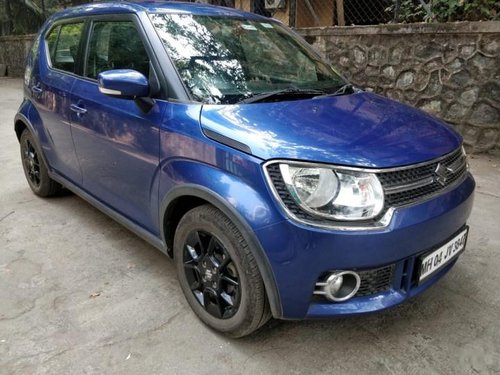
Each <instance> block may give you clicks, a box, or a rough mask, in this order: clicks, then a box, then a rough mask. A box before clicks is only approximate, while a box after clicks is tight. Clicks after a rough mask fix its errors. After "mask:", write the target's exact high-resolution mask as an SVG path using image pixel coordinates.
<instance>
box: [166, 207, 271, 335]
mask: <svg viewBox="0 0 500 375" xmlns="http://www.w3.org/2000/svg"><path fill="white" fill-rule="evenodd" d="M174 260H175V265H176V268H177V275H178V278H179V282H180V285H181V288H182V291H183V292H184V295H185V297H186V299H187V301H188V303H189V305H190V306H191V308H192V309H193V311H194V312H195V313H196V315H197V316H198V317H199V318H200V319H201V320H202V321H203V322H204V323H205V324H207V325H208V326H210V327H212V328H214V329H215V330H217V331H219V332H222V333H225V334H227V335H228V336H231V337H242V336H246V335H248V334H250V333H252V332H254V331H255V330H257V329H258V328H259V327H260V326H262V325H263V324H264V323H265V322H267V321H268V320H269V318H270V317H271V314H270V310H269V305H268V302H267V297H266V293H265V289H264V283H263V281H262V278H261V275H260V272H259V269H258V267H257V263H256V261H255V258H254V257H253V255H252V253H251V251H250V248H249V245H248V244H247V242H246V241H245V239H244V238H243V236H242V235H241V233H240V231H239V230H238V228H237V227H236V226H235V225H234V224H233V223H232V222H231V221H230V220H229V219H228V218H227V217H226V216H225V215H224V214H223V213H222V212H221V211H219V210H218V209H216V208H215V207H213V206H211V205H204V206H199V207H196V208H194V209H192V210H191V211H189V212H188V213H186V214H185V215H184V217H183V218H182V219H181V221H180V223H179V225H178V227H177V231H176V233H175V238H174Z"/></svg>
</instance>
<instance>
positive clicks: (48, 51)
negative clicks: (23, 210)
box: [28, 20, 84, 183]
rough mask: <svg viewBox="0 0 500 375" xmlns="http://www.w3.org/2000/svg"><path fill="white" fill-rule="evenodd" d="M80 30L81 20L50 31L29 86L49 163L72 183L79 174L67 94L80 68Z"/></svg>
mask: <svg viewBox="0 0 500 375" xmlns="http://www.w3.org/2000/svg"><path fill="white" fill-rule="evenodd" d="M83 30H84V22H83V21H81V20H80V21H64V23H59V24H56V25H55V26H53V27H52V28H51V29H50V30H49V32H48V33H47V34H46V37H45V39H44V40H43V41H42V43H43V46H42V47H41V48H40V59H39V70H38V71H37V72H36V74H34V76H33V78H32V80H31V81H30V83H29V88H28V89H29V91H30V94H31V98H32V101H33V103H34V105H35V107H36V109H37V111H38V114H39V115H40V118H41V120H42V123H43V127H44V130H45V135H46V138H45V139H42V141H44V142H43V144H42V146H43V148H44V154H45V156H46V158H47V159H48V162H49V165H50V167H51V168H53V169H55V170H56V171H57V172H58V173H59V174H61V175H63V176H64V177H66V178H67V179H69V180H71V181H73V182H75V183H79V182H80V181H81V174H80V168H79V165H78V161H77V158H76V153H75V150H74V147H73V141H72V138H71V126H70V93H71V89H72V87H73V85H74V83H75V81H76V77H77V74H78V70H79V60H78V56H79V50H80V47H81V41H82V35H83Z"/></svg>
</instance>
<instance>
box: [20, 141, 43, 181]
mask: <svg viewBox="0 0 500 375" xmlns="http://www.w3.org/2000/svg"><path fill="white" fill-rule="evenodd" d="M31 142H32V141H31V139H29V138H26V139H24V145H23V166H24V170H25V171H26V173H27V177H28V180H29V181H30V182H31V184H32V185H33V186H34V187H37V188H38V187H40V161H39V160H38V153H37V151H36V149H35V147H34V146H33V144H32V143H31Z"/></svg>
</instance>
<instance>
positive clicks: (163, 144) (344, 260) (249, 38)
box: [15, 2, 475, 337]
mask: <svg viewBox="0 0 500 375" xmlns="http://www.w3.org/2000/svg"><path fill="white" fill-rule="evenodd" d="M24 84H25V85H24V95H25V99H24V101H23V103H22V105H21V107H20V109H19V112H18V114H17V116H16V118H15V132H16V134H17V137H18V139H19V141H20V148H21V157H22V161H23V167H24V172H25V175H26V178H27V181H28V183H29V186H30V187H31V189H32V190H33V192H34V193H35V194H37V195H39V196H42V197H47V196H51V195H55V194H57V192H58V191H59V190H60V189H61V188H62V187H63V186H64V187H66V188H67V189H69V190H71V191H73V192H75V193H76V194H78V195H79V196H81V197H83V198H84V199H86V200H87V201H88V202H90V203H91V204H93V205H94V206H96V207H97V208H99V209H101V210H102V211H103V212H105V213H107V214H108V215H110V216H111V217H113V218H114V219H116V220H117V221H119V222H120V223H122V224H124V225H125V226H126V227H127V228H129V229H130V230H132V231H133V232H135V233H137V234H138V235H139V236H141V237H142V238H144V239H145V240H147V241H148V242H149V243H151V244H152V245H153V246H155V247H157V248H158V249H160V250H161V251H163V252H164V253H166V254H168V255H170V256H171V257H173V259H174V262H175V265H176V269H177V273H178V278H179V282H180V286H181V288H182V291H183V292H184V294H185V296H186V299H187V301H188V303H189V305H190V306H191V307H192V309H193V311H194V312H195V313H196V315H197V316H198V317H199V318H200V319H201V320H202V321H203V322H205V323H206V324H207V325H208V326H210V327H212V328H214V329H215V330H217V331H220V332H223V333H225V334H227V335H230V336H232V337H240V336H244V335H247V334H249V333H251V332H253V331H255V330H256V329H258V328H259V327H260V326H262V325H263V324H264V323H265V322H266V321H267V320H268V319H269V318H270V317H271V316H273V317H275V318H279V319H308V318H325V317H333V316H347V315H354V314H360V313H367V312H373V311H378V310H382V309H385V308H388V307H391V306H394V305H397V304H399V303H401V302H403V301H405V300H406V299H408V298H410V297H412V296H415V295H417V294H419V293H421V292H422V291H424V290H425V289H427V288H428V287H430V286H431V285H433V284H434V283H435V282H436V281H437V280H439V279H440V278H441V277H442V276H443V275H444V274H445V273H446V272H447V271H448V270H449V269H450V268H451V267H452V266H453V264H454V263H455V262H456V260H457V258H458V256H459V254H460V253H461V252H462V251H463V250H464V248H465V242H466V239H467V231H468V227H467V226H466V221H467V218H468V217H469V214H470V212H471V208H472V202H473V191H474V186H475V183H474V180H473V178H472V176H471V174H470V173H469V171H468V166H467V161H466V155H465V152H464V149H463V147H462V139H461V137H460V136H459V135H458V134H457V133H456V132H455V131H454V130H453V129H451V128H450V127H449V126H448V125H447V124H445V123H443V122H442V121H440V120H438V119H436V118H434V117H432V116H430V115H428V114H426V113H423V112H421V111H419V110H417V109H415V108H412V107H409V106H407V105H404V104H401V103H397V102H395V101H392V100H389V99H387V98H384V97H382V96H379V95H376V94H373V93H368V92H364V91H362V90H360V89H358V88H356V87H353V86H352V85H350V84H349V83H348V82H347V81H346V80H345V79H344V78H343V77H342V76H341V75H340V74H338V73H337V72H336V71H335V70H334V69H332V68H331V67H330V66H329V65H328V63H327V62H325V61H324V60H323V59H322V58H321V57H320V56H319V55H318V54H317V53H316V52H315V51H314V50H313V49H312V48H311V47H310V46H309V45H308V44H307V43H306V42H304V40H302V39H301V38H300V37H299V36H298V35H297V34H295V33H294V32H293V31H291V30H290V29H288V28H287V27H285V26H284V25H282V24H281V23H279V22H277V21H275V20H272V19H269V18H264V17H261V16H258V15H255V14H251V13H245V12H241V11H237V10H234V9H228V8H220V7H213V6H208V5H200V4H188V3H174V2H172V3H168V2H165V3H162V2H151V3H147V2H142V3H140V4H136V3H128V2H117V3H103V4H93V5H85V6H82V7H78V8H72V9H67V10H65V11H63V12H60V13H58V14H56V15H54V16H53V17H51V18H50V19H49V20H48V21H47V22H46V24H45V25H44V26H43V27H42V29H41V31H40V33H39V35H38V36H37V38H36V41H35V42H34V45H33V47H32V49H31V52H30V53H29V57H28V61H27V67H26V74H25V79H24Z"/></svg>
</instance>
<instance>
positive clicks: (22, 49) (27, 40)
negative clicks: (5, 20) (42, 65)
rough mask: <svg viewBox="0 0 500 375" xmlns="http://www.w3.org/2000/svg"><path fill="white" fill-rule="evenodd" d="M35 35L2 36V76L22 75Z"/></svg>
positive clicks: (0, 69)
mask: <svg viewBox="0 0 500 375" xmlns="http://www.w3.org/2000/svg"><path fill="white" fill-rule="evenodd" d="M34 38H35V35H11V36H0V77H1V76H4V75H5V74H7V75H8V76H10V77H22V76H23V74H24V61H25V59H26V56H27V55H28V51H29V49H30V48H31V44H32V43H33V39H34Z"/></svg>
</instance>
